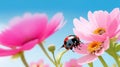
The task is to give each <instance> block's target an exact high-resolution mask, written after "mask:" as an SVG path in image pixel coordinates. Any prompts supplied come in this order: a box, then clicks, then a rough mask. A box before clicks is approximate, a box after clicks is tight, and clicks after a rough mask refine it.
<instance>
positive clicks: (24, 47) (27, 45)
mask: <svg viewBox="0 0 120 67" xmlns="http://www.w3.org/2000/svg"><path fill="white" fill-rule="evenodd" d="M37 44H38V39H35V40H32V41H30V42H28V43H26V44H24V45H23V46H21V48H20V49H21V50H30V49H32V48H33V47H34V46H35V45H37Z"/></svg>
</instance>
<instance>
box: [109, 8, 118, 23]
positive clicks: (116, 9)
mask: <svg viewBox="0 0 120 67" xmlns="http://www.w3.org/2000/svg"><path fill="white" fill-rule="evenodd" d="M119 13H120V10H119V8H115V9H113V10H112V12H111V13H110V16H111V17H112V18H111V21H113V20H114V19H115V18H116V17H117V16H118V15H119Z"/></svg>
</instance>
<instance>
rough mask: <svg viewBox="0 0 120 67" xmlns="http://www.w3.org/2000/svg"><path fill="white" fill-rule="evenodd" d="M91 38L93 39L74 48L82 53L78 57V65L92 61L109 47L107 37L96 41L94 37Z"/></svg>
mask: <svg viewBox="0 0 120 67" xmlns="http://www.w3.org/2000/svg"><path fill="white" fill-rule="evenodd" d="M93 39H94V40H93V41H90V42H88V43H86V44H81V47H80V49H77V48H76V49H75V50H74V51H75V52H77V53H79V54H84V56H83V57H81V58H79V59H78V63H79V64H80V65H81V64H85V63H90V62H93V61H94V60H96V59H97V57H98V56H100V55H102V54H103V53H104V52H105V50H107V49H108V48H109V38H106V40H105V41H97V40H96V39H95V38H94V37H93Z"/></svg>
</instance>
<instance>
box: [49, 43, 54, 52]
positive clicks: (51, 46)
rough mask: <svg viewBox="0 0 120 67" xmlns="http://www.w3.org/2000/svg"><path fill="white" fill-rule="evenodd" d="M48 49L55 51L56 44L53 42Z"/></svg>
mask: <svg viewBox="0 0 120 67" xmlns="http://www.w3.org/2000/svg"><path fill="white" fill-rule="evenodd" d="M48 50H49V51H50V52H52V53H53V52H54V51H55V45H53V44H51V45H49V46H48Z"/></svg>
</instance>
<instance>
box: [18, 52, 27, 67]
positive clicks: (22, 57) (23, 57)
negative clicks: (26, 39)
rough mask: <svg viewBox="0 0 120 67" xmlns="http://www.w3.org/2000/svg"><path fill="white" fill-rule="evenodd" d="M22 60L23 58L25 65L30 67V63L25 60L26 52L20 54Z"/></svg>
mask: <svg viewBox="0 0 120 67" xmlns="http://www.w3.org/2000/svg"><path fill="white" fill-rule="evenodd" d="M20 58H21V60H22V62H23V64H24V65H25V67H29V65H28V63H27V61H26V59H25V56H24V52H21V53H20Z"/></svg>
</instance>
